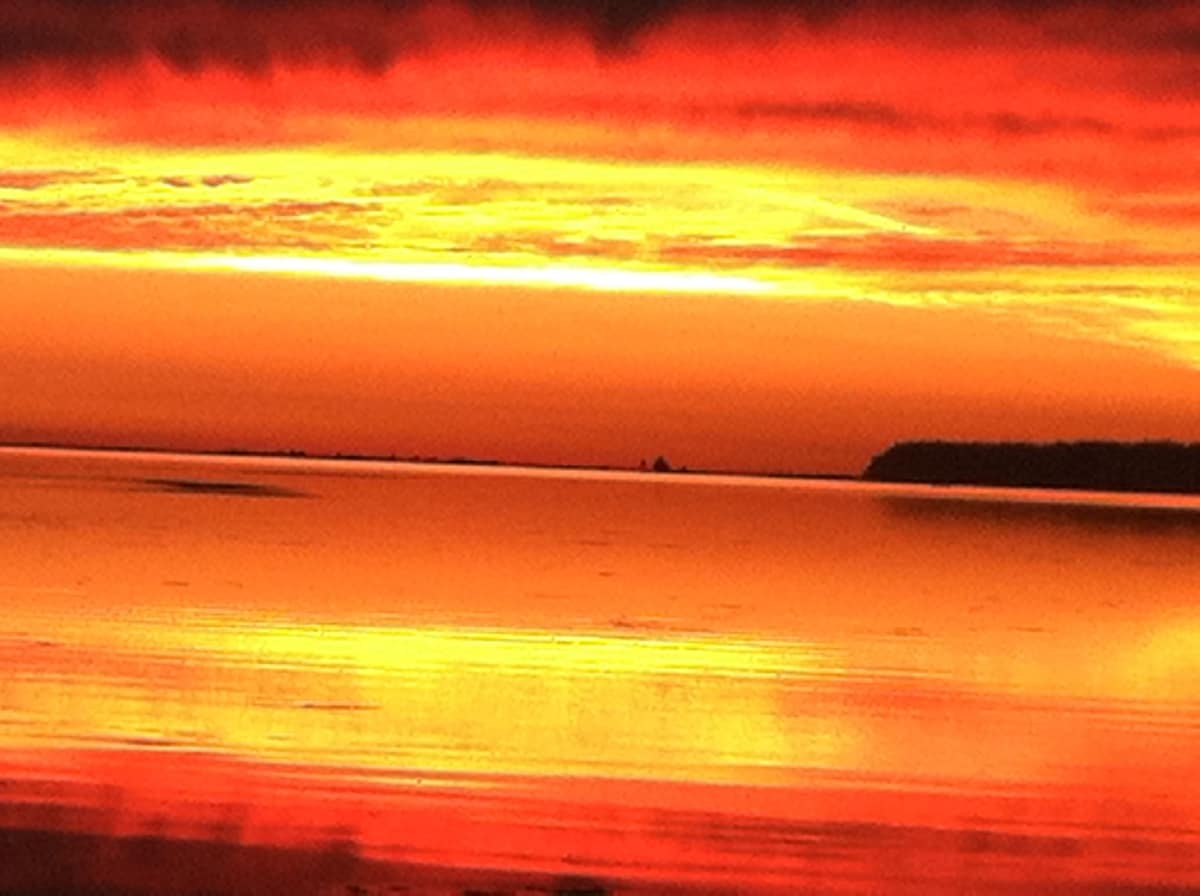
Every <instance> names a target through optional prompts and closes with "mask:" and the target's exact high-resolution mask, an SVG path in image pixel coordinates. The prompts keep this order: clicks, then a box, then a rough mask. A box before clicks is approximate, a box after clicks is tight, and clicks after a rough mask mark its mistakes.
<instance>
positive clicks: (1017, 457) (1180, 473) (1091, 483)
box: [862, 441, 1200, 494]
mask: <svg viewBox="0 0 1200 896" xmlns="http://www.w3.org/2000/svg"><path fill="white" fill-rule="evenodd" d="M862 478H863V479H868V480H873V481H878V482H913V483H931V484H935V485H995V486H1011V487H1018V488H1064V489H1089V490H1094V491H1113V492H1173V493H1179V494H1196V493H1200V443H1190V444H1189V443H1181V442H1105V441H1089V442H1049V443H1031V442H942V441H929V442H897V443H896V444H894V445H892V446H891V447H890V448H888V449H887V450H886V451H884V452H883V453H882V454H877V455H876V456H875V457H874V458H872V459H871V462H870V463H869V464H867V468H866V470H864V471H863V475H862Z"/></svg>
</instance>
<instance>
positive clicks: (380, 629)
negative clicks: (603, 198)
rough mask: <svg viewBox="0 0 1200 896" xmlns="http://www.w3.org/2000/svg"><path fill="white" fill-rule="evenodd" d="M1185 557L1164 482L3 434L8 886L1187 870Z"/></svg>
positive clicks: (1194, 817)
mask: <svg viewBox="0 0 1200 896" xmlns="http://www.w3.org/2000/svg"><path fill="white" fill-rule="evenodd" d="M1198 550H1200V500H1196V499H1193V498H1182V497H1174V496H1158V497H1148V496H1114V495H1102V494H1092V493H1065V492H1014V491H1005V490H996V489H970V488H953V489H934V488H925V487H910V486H887V485H874V484H865V483H855V482H823V481H790V480H789V481H785V480H765V479H742V478H736V477H708V476H686V475H657V474H627V473H601V472H573V471H535V470H522V469H509V468H493V467H461V466H460V467H453V466H435V465H408V464H393V463H369V462H350V461H302V460H290V459H288V460H285V459H267V458H222V457H196V456H190V457H188V456H179V455H156V454H135V453H128V454H110V453H99V452H96V453H87V452H56V451H37V450H17V449H4V450H0V607H2V609H3V613H2V615H0V667H2V669H3V676H2V678H0V852H2V851H4V850H8V853H10V854H15V851H17V850H18V848H19V849H20V850H21V851H22V855H25V854H27V853H29V850H30V847H29V844H30V843H34V842H36V843H38V844H41V845H40V846H39V847H38V848H39V849H42V850H43V851H44V858H45V861H42V862H39V861H37V860H36V859H23V860H22V861H19V862H17V861H11V860H10V861H8V862H7V863H0V891H3V892H29V891H33V890H39V891H45V892H49V891H51V890H53V891H55V892H60V891H62V889H63V888H67V889H72V888H73V889H76V890H79V889H83V888H84V887H83V884H84V883H86V884H87V886H89V887H99V888H101V890H104V891H105V892H108V891H111V892H153V891H162V890H164V889H171V890H176V891H180V892H182V891H195V892H201V891H206V890H207V891H210V892H211V891H213V890H214V889H215V890H217V891H221V892H242V891H245V892H255V891H258V892H261V891H264V890H268V891H269V888H268V887H267V885H266V883H265V882H264V881H265V879H264V881H260V882H259V883H260V884H262V886H260V887H258V888H256V887H255V886H254V882H253V881H250V882H247V881H245V880H233V879H231V878H230V877H229V876H228V873H226V876H225V877H221V876H220V873H219V872H220V871H221V869H222V868H223V869H224V870H225V872H228V869H229V868H230V867H232V865H231V864H230V863H231V862H232V861H233V859H231V858H230V856H231V855H233V853H230V852H220V851H219V850H218V851H217V852H213V851H212V850H213V849H216V846H214V844H218V845H221V848H222V849H234V850H237V849H240V850H241V851H242V852H240V853H238V855H241V856H242V857H243V858H242V859H238V861H243V860H245V861H249V860H248V859H245V856H246V855H253V856H259V857H260V858H261V856H262V855H267V854H268V853H266V852H261V851H262V850H272V849H273V850H300V851H302V852H303V853H304V854H306V855H310V856H316V857H317V858H318V859H321V860H322V861H324V864H321V862H317V864H316V865H313V866H312V867H313V868H317V867H318V866H320V868H322V869H324V871H322V872H321V873H320V874H318V873H317V872H316V871H313V872H312V874H311V875H310V876H309V877H308V878H307V880H306V881H302V883H307V884H310V885H311V886H312V887H313V888H315V889H321V888H328V887H333V888H334V889H333V890H330V891H336V892H346V891H347V890H346V889H345V888H346V887H358V888H359V889H360V890H361V891H373V890H378V891H379V892H455V893H460V892H468V891H474V892H492V893H494V892H511V893H516V892H606V893H607V892H667V891H671V892H674V891H683V890H688V891H695V892H731V893H732V892H737V893H759V892H761V893H768V892H780V893H782V892H797V891H820V892H864V893H865V892H872V893H873V892H913V893H925V892H1000V891H1004V892H1009V891H1011V892H1089V893H1090V892H1095V893H1102V892H1103V893H1108V892H1130V893H1133V892H1150V891H1151V890H1150V889H1148V888H1153V887H1160V886H1161V887H1164V888H1170V889H1164V890H1163V892H1168V891H1169V892H1183V891H1185V890H1186V889H1187V888H1200V605H1198V604H1197V600H1196V598H1197V597H1198V596H1200V563H1198V562H1197V561H1196V557H1197V552H1198ZM31 837H33V838H35V839H34V840H30V838H31ZM37 838H41V839H37ZM47 838H50V839H47ZM55 838H57V839H55ZM72 838H74V839H72ZM147 844H150V845H152V846H154V847H155V848H156V849H159V850H160V852H158V853H155V852H154V851H153V849H149V847H148V846H147ZM164 844H176V846H175V847H170V848H176V849H184V847H183V846H179V844H192V845H191V846H188V847H187V849H192V850H193V852H187V853H186V855H187V856H190V858H186V860H185V861H180V862H176V863H175V864H174V865H173V864H172V861H170V860H168V859H166V858H164V856H167V855H174V854H171V853H167V852H162V851H161V850H165V849H168V846H165V845H164ZM195 844H202V845H205V846H204V848H205V849H208V850H209V851H208V852H206V853H204V852H200V853H196V852H194V850H195V849H198V848H199V847H196V846H195ZM148 849H149V851H147V850H148ZM253 850H260V852H253ZM296 854H299V853H296ZM62 855H70V856H71V857H72V858H71V861H70V862H67V863H65V865H64V863H63V862H62V861H61V856H62ZM178 855H184V853H178ZM201 855H202V856H207V858H203V859H199V858H196V856H201ZM271 855H274V853H271ZM287 855H293V853H287ZM81 856H82V858H81ZM156 856H157V858H155V857H156ZM10 859H11V855H10ZM326 860H327V861H326ZM255 861H258V859H255ZM262 861H263V862H265V861H266V859H262ZM314 861H316V860H314ZM268 864H269V863H268ZM239 867H241V866H239ZM247 867H260V866H254V865H253V862H251V863H250V865H248V866H247ZM261 867H266V866H265V865H264V866H261ZM304 867H308V866H304ZM6 868H7V870H5V869H6ZM185 868H186V873H185V871H184V870H181V869H185ZM251 873H253V872H251ZM63 875H66V877H64V876H63ZM189 875H190V876H189ZM539 881H540V883H539ZM547 881H549V883H547ZM554 881H558V883H554ZM562 881H574V882H575V883H562ZM581 881H582V882H583V883H580V882H581ZM318 885H319V886H318ZM290 886H292V889H294V890H296V891H297V892H299V891H301V890H303V886H300V887H299V889H297V888H296V885H294V884H293V885H290ZM56 887H57V888H58V889H55V888H56ZM338 887H342V888H343V889H337V888H338ZM439 887H440V888H441V889H438V888H439ZM589 887H590V888H591V889H589ZM104 888H107V889H104ZM472 888H474V889H473V890H472ZM539 888H540V889H539ZM572 888H574V889H572ZM322 891H325V890H323V889H322ZM1154 891H1155V892H1157V890H1154Z"/></svg>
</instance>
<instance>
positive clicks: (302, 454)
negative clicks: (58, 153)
mask: <svg viewBox="0 0 1200 896" xmlns="http://www.w3.org/2000/svg"><path fill="white" fill-rule="evenodd" d="M5 448H9V449H23V450H36V451H90V452H95V453H102V454H174V455H180V456H183V457H197V458H204V457H236V458H243V457H244V458H254V459H261V460H297V461H305V460H312V461H343V462H350V463H373V464H417V465H428V466H461V467H495V468H500V469H518V470H562V471H571V470H578V471H580V472H590V473H641V474H645V475H646V476H647V477H650V478H655V477H660V476H739V477H745V478H749V479H798V480H821V479H832V480H842V481H859V480H860V479H861V477H860V476H858V475H857V474H854V473H792V472H774V471H770V472H748V471H745V470H721V469H708V468H689V467H672V468H670V469H668V470H655V469H651V468H641V467H636V466H630V467H616V466H609V465H605V464H566V463H564V464H555V463H539V462H537V461H508V460H499V459H495V458H477V457H461V456H452V457H438V456H435V455H402V454H360V453H345V452H335V453H333V454H326V453H319V452H308V451H302V450H299V449H281V450H276V449H257V448H167V447H163V446H161V445H79V444H64V443H59V442H0V449H5Z"/></svg>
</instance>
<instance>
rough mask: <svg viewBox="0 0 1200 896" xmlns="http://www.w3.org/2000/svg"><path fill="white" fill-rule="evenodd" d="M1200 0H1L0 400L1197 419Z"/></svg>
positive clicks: (1112, 431)
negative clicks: (1198, 0) (1196, 0)
mask: <svg viewBox="0 0 1200 896" xmlns="http://www.w3.org/2000/svg"><path fill="white" fill-rule="evenodd" d="M1197 407H1200V6H1197V5H1196V4H1193V3H1178V4H1173V3H1165V2H1154V0H1150V2H1140V3H1135V2H1128V0H1093V2H1079V3H1074V2H1059V0H1049V2H1045V3H1038V4H1033V3H1028V2H1026V0H1001V2H983V0H953V2H950V3H948V4H947V3H934V2H932V0H889V2H866V0H864V2H834V0H799V2H787V0H751V2H736V3H735V2H732V0H642V2H635V0H562V2H553V0H529V2H524V3H520V2H513V0H469V2H465V3H439V2H429V3H421V2H400V0H395V2H391V0H337V2H335V0H298V2H287V3H285V2H278V0H223V2H222V0H210V2H199V0H197V2H190V0H182V2H176V3H161V2H149V0H110V2H100V0H57V2H55V0H46V2H39V3H35V4H7V5H6V6H5V7H4V9H3V11H0V441H10V442H11V441H56V442H70V443H76V444H139V445H158V446H164V447H166V446H170V447H182V448H223V447H243V448H259V449H275V448H280V449H285V448H298V449H306V450H309V451H313V452H336V451H343V452H366V453H393V452H394V453H397V454H400V455H412V454H420V455H439V456H452V455H473V456H481V457H492V458H501V459H506V460H513V461H522V460H524V461H543V462H555V463H558V462H565V463H589V464H590V463H598V464H614V465H618V466H629V465H634V464H636V463H637V462H638V460H639V458H642V457H653V456H654V455H655V454H659V453H664V454H666V455H668V456H669V457H670V458H671V459H672V460H673V461H675V462H676V463H684V464H687V465H689V466H692V467H711V468H725V469H744V470H793V471H804V470H817V471H831V472H846V471H855V470H857V469H859V468H860V467H861V466H862V464H863V463H865V462H866V460H867V459H868V458H869V457H870V455H871V454H872V453H874V452H876V451H878V450H881V449H882V448H883V447H885V446H886V445H887V444H888V443H889V442H891V441H892V440H894V439H898V438H913V437H926V436H937V437H955V438H963V437H971V438H1024V439H1055V438H1079V437H1101V438H1111V437H1115V438H1177V439H1190V440H1200V413H1197V412H1196V410H1195V409H1196V408H1197Z"/></svg>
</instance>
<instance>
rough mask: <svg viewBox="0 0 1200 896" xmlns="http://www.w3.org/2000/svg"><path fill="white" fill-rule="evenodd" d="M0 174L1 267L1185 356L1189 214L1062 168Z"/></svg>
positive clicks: (67, 145) (27, 151)
mask: <svg viewBox="0 0 1200 896" xmlns="http://www.w3.org/2000/svg"><path fill="white" fill-rule="evenodd" d="M32 158H36V159H38V165H37V166H36V168H34V167H32V166H30V165H29V162H28V160H29V159H32ZM0 169H3V170H4V171H5V172H7V174H8V176H9V178H10V180H9V181H7V182H5V181H2V180H0V198H2V199H4V200H5V208H4V209H2V210H0V263H12V264H21V265H25V264H48V265H63V266H74V265H82V266H93V267H97V268H126V269H132V270H171V271H185V272H186V271H215V272H221V271H224V272H233V273H242V274H246V275H265V276H299V277H311V278H320V277H327V278H331V279H342V280H374V281H382V282H394V283H401V284H417V283H428V284H461V285H471V286H487V285H497V286H508V287H512V286H518V287H529V288H531V289H549V290H558V289H562V290H575V291H585V292H605V293H622V292H624V293H647V294H672V293H674V294H684V295H695V296H697V297H708V296H716V297H719V296H733V297H752V298H762V299H765V300H768V301H818V302H831V303H837V302H846V301H856V302H863V301H868V302H873V303H878V304H882V305H888V306H894V307H903V308H917V309H923V310H954V309H969V310H979V309H982V310H986V311H988V312H996V313H999V314H1003V315H1006V316H1009V317H1012V318H1016V319H1019V320H1021V321H1023V322H1024V323H1026V324H1027V325H1028V326H1030V327H1032V328H1037V329H1039V330H1041V331H1044V332H1049V333H1053V334H1056V335H1059V334H1063V335H1068V336H1073V337H1078V338H1080V339H1082V340H1085V341H1097V340H1098V341H1101V342H1107V343H1112V344H1117V345H1120V346H1122V347H1125V348H1131V349H1134V350H1136V351H1139V352H1145V353H1150V354H1153V355H1157V356H1159V357H1160V358H1167V359H1169V360H1171V361H1173V362H1177V363H1183V364H1186V365H1188V366H1192V367H1200V341H1198V338H1197V335H1196V334H1197V333H1200V291H1198V287H1197V286H1196V284H1197V283H1200V261H1197V260H1196V259H1195V258H1194V257H1192V256H1190V255H1188V253H1187V250H1186V244H1187V240H1188V239H1189V238H1190V237H1189V234H1190V231H1189V229H1188V228H1186V227H1184V228H1178V229H1177V230H1178V232H1175V233H1173V235H1170V236H1167V235H1164V230H1163V228H1162V227H1161V226H1159V225H1153V224H1140V223H1138V222H1137V221H1131V220H1126V219H1122V218H1120V217H1118V216H1117V215H1115V214H1112V213H1110V212H1106V211H1104V210H1102V209H1099V208H1097V207H1095V206H1093V205H1090V204H1089V202H1088V201H1087V197H1085V196H1083V195H1081V194H1079V193H1078V192H1076V191H1073V190H1072V189H1069V188H1067V187H1064V186H1057V187H1056V186H1048V185H1045V184H1042V185H1036V184H1028V183H1015V182H1006V181H1003V180H999V179H996V180H986V179H982V178H974V179H973V178H967V177H940V176H933V175H920V174H914V175H894V174H880V173H875V174H870V173H861V172H855V171H836V172H828V171H819V170H800V169H787V168H780V167H772V166H770V165H764V164H754V163H752V162H742V163H738V164H725V165H719V164H710V163H695V162H691V163H688V162H682V161H680V162H671V161H663V162H660V163H647V162H644V161H631V160H619V159H618V160H614V159H598V158H586V157H577V158H553V157H533V156H522V155H518V154H513V153H509V154H501V153H494V152H492V153H488V152H461V153H449V152H436V153H420V152H399V153H397V152H389V153H384V152H373V151H367V150H364V149H358V150H351V149H347V148H344V147H342V148H339V147H333V146H321V145H312V146H289V147H275V148H263V147H249V148H237V149H220V150H213V149H211V148H209V149H197V148H195V147H178V146H140V145H115V144H104V143H95V142H89V141H87V140H85V139H79V138H78V137H75V138H72V137H71V136H70V135H64V134H53V133H49V132H46V133H42V134H40V135H26V136H21V137H14V136H8V137H3V136H0ZM6 216H8V217H6ZM1156 253H1157V254H1156Z"/></svg>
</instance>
